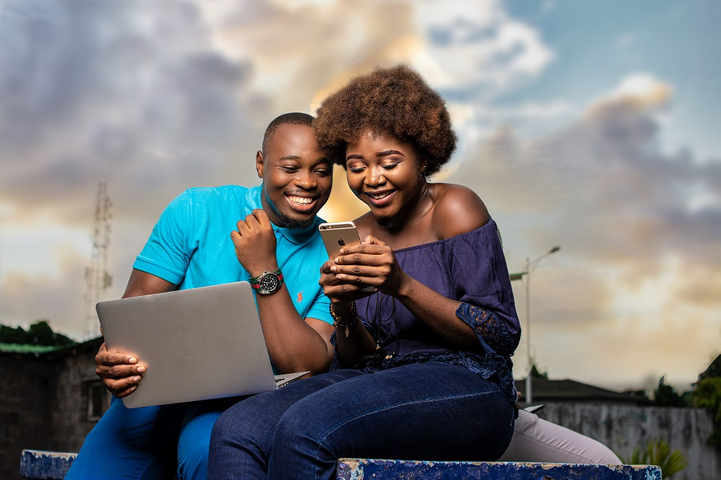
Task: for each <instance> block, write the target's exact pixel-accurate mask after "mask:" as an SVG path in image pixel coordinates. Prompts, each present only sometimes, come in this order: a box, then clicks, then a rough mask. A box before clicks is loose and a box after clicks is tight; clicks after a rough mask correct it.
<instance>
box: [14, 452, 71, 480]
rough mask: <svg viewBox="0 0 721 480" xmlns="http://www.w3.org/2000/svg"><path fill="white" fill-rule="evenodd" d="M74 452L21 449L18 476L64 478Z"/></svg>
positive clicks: (60, 479)
mask: <svg viewBox="0 0 721 480" xmlns="http://www.w3.org/2000/svg"><path fill="white" fill-rule="evenodd" d="M76 455H77V454H76V453H66V452H48V451H45V450H23V451H22V453H21V454H20V476H21V477H26V478H42V479H53V480H55V479H59V480H62V479H63V478H65V474H66V473H68V470H69V469H70V465H72V464H73V461H74V460H75V456H76Z"/></svg>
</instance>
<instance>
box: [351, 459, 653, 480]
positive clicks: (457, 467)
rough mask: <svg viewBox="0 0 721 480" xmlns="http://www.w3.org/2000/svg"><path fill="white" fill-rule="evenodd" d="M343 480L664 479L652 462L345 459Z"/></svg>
mask: <svg viewBox="0 0 721 480" xmlns="http://www.w3.org/2000/svg"><path fill="white" fill-rule="evenodd" d="M337 478H338V479H339V480H369V479H379V480H380V479H411V478H412V479H414V480H426V479H479V480H481V479H482V480H531V479H539V480H622V479H623V480H661V468H660V467H657V466H649V465H582V464H572V463H522V462H519V463H510V462H509V463H506V462H431V461H414V460H377V459H364V458H341V459H340V460H338V470H337Z"/></svg>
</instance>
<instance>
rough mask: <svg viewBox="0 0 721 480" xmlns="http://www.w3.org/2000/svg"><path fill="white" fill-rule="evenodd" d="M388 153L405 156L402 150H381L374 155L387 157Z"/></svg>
mask: <svg viewBox="0 0 721 480" xmlns="http://www.w3.org/2000/svg"><path fill="white" fill-rule="evenodd" d="M388 155H401V156H403V157H405V155H403V152H399V151H398V150H383V151H382V152H377V153H376V157H378V158H381V157H387V156H388Z"/></svg>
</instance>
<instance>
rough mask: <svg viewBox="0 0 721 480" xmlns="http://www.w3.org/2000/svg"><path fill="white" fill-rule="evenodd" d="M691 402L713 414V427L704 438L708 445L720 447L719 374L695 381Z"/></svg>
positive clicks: (720, 402) (720, 386)
mask: <svg viewBox="0 0 721 480" xmlns="http://www.w3.org/2000/svg"><path fill="white" fill-rule="evenodd" d="M693 404H694V406H695V407H698V408H705V409H706V410H708V411H709V412H711V415H713V425H714V429H713V432H711V435H710V436H709V437H708V438H707V439H706V442H707V443H708V444H709V445H713V446H715V447H717V448H718V447H721V376H719V377H706V378H703V379H701V380H699V381H698V382H697V383H696V388H694V392H693Z"/></svg>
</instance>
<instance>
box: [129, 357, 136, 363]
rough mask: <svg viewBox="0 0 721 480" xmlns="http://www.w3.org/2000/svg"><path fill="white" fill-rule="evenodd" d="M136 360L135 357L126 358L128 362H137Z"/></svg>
mask: <svg viewBox="0 0 721 480" xmlns="http://www.w3.org/2000/svg"><path fill="white" fill-rule="evenodd" d="M137 361H138V359H137V358H135V357H130V358H129V359H128V363H135V362H137Z"/></svg>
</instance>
